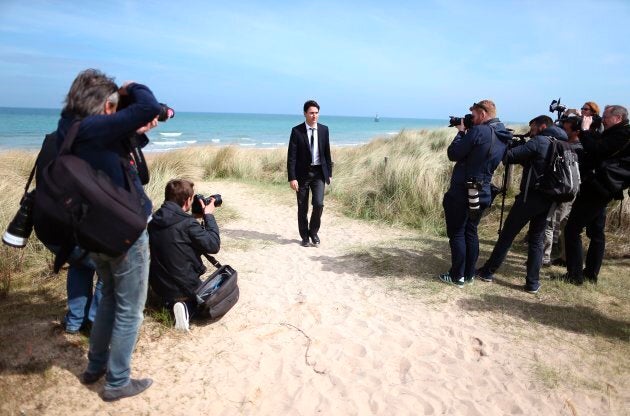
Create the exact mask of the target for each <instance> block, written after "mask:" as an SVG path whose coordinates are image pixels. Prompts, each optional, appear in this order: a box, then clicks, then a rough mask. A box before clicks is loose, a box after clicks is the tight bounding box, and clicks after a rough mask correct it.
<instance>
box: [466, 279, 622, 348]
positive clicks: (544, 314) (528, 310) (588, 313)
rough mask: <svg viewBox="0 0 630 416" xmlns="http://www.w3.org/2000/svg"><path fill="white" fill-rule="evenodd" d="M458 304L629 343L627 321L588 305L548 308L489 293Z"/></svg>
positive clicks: (552, 306)
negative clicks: (612, 317)
mask: <svg viewBox="0 0 630 416" xmlns="http://www.w3.org/2000/svg"><path fill="white" fill-rule="evenodd" d="M506 286H511V285H506ZM458 304H459V305H460V306H461V307H462V309H464V310H468V311H477V312H497V313H500V314H507V315H511V316H513V317H515V318H519V319H521V320H523V321H525V322H528V321H532V320H533V321H536V322H538V323H540V324H542V325H547V326H551V327H555V328H559V329H562V330H566V331H571V332H576V333H580V334H588V335H595V336H597V335H599V336H603V337H606V338H614V339H619V340H621V341H626V342H627V341H630V322H626V321H621V320H617V319H611V318H609V317H607V316H605V315H603V314H602V313H600V312H598V311H597V310H595V309H593V308H589V307H587V306H582V305H567V306H560V305H549V304H545V303H542V302H540V301H539V300H535V299H534V300H532V301H526V300H523V299H518V298H514V297H508V296H501V295H489V294H488V295H481V298H465V299H460V300H459V301H458Z"/></svg>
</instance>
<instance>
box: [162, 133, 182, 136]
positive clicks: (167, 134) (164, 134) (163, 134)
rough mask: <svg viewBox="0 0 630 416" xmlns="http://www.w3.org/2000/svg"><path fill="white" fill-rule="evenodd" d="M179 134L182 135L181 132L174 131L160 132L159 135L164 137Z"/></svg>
mask: <svg viewBox="0 0 630 416" xmlns="http://www.w3.org/2000/svg"><path fill="white" fill-rule="evenodd" d="M181 135H182V133H181V132H176V133H163V132H160V136H164V137H179V136H181Z"/></svg>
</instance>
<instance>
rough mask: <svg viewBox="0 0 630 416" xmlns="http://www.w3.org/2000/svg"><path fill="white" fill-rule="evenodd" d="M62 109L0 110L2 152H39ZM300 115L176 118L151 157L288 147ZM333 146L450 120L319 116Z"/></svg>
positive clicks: (156, 139) (159, 130)
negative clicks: (194, 149) (208, 148)
mask: <svg viewBox="0 0 630 416" xmlns="http://www.w3.org/2000/svg"><path fill="white" fill-rule="evenodd" d="M59 113H60V109H50V108H46V109H44V108H8V107H0V151H2V150H9V149H27V150H28V149H39V148H40V147H41V144H42V141H43V139H44V136H45V135H46V134H47V133H50V132H52V131H54V130H55V129H56V128H57V122H58V120H59ZM302 122H304V117H303V116H302V114H294V115H286V114H238V113H195V112H176V113H175V117H173V118H171V119H169V120H167V121H165V122H162V123H159V124H158V126H157V127H156V128H154V129H152V130H151V131H149V133H148V134H147V135H148V136H149V139H150V142H149V144H148V145H147V147H146V148H145V149H144V150H145V151H147V152H166V151H169V150H175V149H181V148H185V147H189V146H196V145H207V144H211V145H216V146H228V145H235V146H241V147H251V148H261V149H262V148H277V147H285V146H287V144H288V142H289V135H290V133H291V128H292V127H293V126H295V125H297V124H299V123H302ZM319 122H320V123H322V124H325V125H327V126H328V128H329V130H330V142H331V145H333V146H357V145H360V144H364V143H367V142H369V141H370V140H372V139H374V138H376V137H388V136H393V135H396V134H398V133H399V132H400V131H401V130H404V129H432V128H437V127H445V126H446V125H448V119H444V120H432V119H421V118H394V117H383V116H378V115H374V116H370V117H368V116H366V117H346V116H327V115H321V116H320V118H319Z"/></svg>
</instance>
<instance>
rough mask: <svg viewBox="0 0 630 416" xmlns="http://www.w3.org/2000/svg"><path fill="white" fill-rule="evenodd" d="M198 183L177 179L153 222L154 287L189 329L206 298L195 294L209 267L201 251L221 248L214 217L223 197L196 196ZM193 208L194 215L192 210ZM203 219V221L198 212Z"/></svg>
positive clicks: (181, 324)
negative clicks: (202, 276)
mask: <svg viewBox="0 0 630 416" xmlns="http://www.w3.org/2000/svg"><path fill="white" fill-rule="evenodd" d="M193 187H194V184H193V183H192V182H191V181H188V180H186V179H172V180H170V181H169V182H168V183H167V184H166V188H165V189H164V203H163V204H162V206H161V207H160V209H158V210H157V211H155V213H154V214H153V218H152V219H151V222H150V223H149V241H150V245H151V268H150V277H149V281H150V283H151V288H152V289H153V290H154V291H155V292H156V293H157V294H158V295H159V296H160V297H161V298H162V300H163V302H164V304H165V305H166V307H168V308H169V309H170V308H172V310H173V314H174V316H175V328H176V329H180V330H184V331H187V330H188V320H189V318H190V317H191V316H193V315H194V314H195V312H196V311H197V307H198V305H199V303H201V302H202V300H200V299H199V298H198V296H197V295H196V292H195V291H196V289H197V288H198V287H199V286H200V285H201V280H200V279H199V277H200V276H201V275H203V274H204V273H205V272H206V267H205V266H204V265H203V262H202V261H201V256H202V255H203V254H206V253H210V254H215V253H218V252H219V248H220V246H221V239H220V237H219V226H218V225H217V222H216V220H215V219H214V209H215V205H216V206H219V205H220V204H221V196H220V195H213V196H211V197H210V198H209V199H206V198H204V197H203V196H202V195H195V193H194V189H193ZM191 209H192V213H193V215H190V214H188V211H190V210H191ZM194 216H196V217H199V218H202V219H203V222H202V223H201V224H200V223H199V222H198V221H197V220H196V219H195V217H194Z"/></svg>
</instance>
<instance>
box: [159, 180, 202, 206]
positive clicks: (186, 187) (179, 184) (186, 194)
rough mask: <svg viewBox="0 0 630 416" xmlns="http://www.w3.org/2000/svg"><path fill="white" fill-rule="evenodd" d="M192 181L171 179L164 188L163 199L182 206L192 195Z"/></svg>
mask: <svg viewBox="0 0 630 416" xmlns="http://www.w3.org/2000/svg"><path fill="white" fill-rule="evenodd" d="M194 186H195V184H194V183H192V182H191V181H189V180H187V179H171V180H170V181H168V183H167V184H166V188H164V200H166V201H171V202H175V203H176V204H177V205H179V206H180V207H183V206H184V204H185V203H186V201H188V199H189V198H190V197H191V196H193V195H194V193H195V191H194V190H193V187H194Z"/></svg>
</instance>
